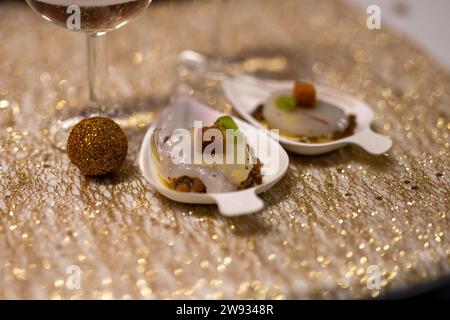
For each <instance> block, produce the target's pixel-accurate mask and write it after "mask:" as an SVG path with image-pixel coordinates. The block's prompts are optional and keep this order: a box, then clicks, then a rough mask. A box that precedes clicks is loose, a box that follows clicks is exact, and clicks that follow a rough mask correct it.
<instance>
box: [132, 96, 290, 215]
mask: <svg viewBox="0 0 450 320" xmlns="http://www.w3.org/2000/svg"><path fill="white" fill-rule="evenodd" d="M222 115H223V114H221V113H220V112H217V111H215V110H213V109H211V108H209V107H207V106H205V105H203V104H202V103H200V102H198V101H197V100H195V99H193V98H189V97H181V98H177V99H176V100H175V101H174V102H173V103H172V104H171V105H170V106H168V107H167V108H166V109H164V110H163V111H162V112H161V113H160V114H159V115H158V117H157V119H156V120H155V122H154V123H153V124H152V125H151V127H150V128H149V129H148V131H147V133H146V135H145V137H144V141H143V142H142V146H141V151H140V156H139V165H140V169H141V172H142V174H143V176H144V177H145V178H146V179H147V180H148V181H149V182H150V184H151V185H152V186H153V187H154V188H155V189H156V190H157V191H158V192H159V193H161V194H162V195H164V196H165V197H167V198H169V199H171V200H174V201H177V202H182V203H192V204H217V205H218V208H219V211H220V213H221V214H223V215H225V216H230V217H231V216H239V215H244V214H250V213H254V212H258V211H260V210H262V209H263V207H264V203H263V201H262V200H261V199H260V198H259V197H258V196H257V194H260V193H262V192H264V191H266V190H268V189H269V188H271V187H272V186H273V185H274V184H275V183H277V182H278V181H279V180H280V179H281V178H282V177H283V176H284V174H285V173H286V171H287V168H288V165H289V157H288V155H287V153H286V151H285V150H284V149H283V148H282V147H281V146H280V145H279V144H278V143H277V142H276V141H275V140H274V139H272V138H271V137H270V136H269V135H268V134H267V132H266V131H265V130H256V131H257V135H250V136H247V134H246V139H247V143H248V144H249V146H250V147H251V148H252V149H253V150H254V151H255V153H256V156H257V157H258V158H259V160H260V161H261V162H262V163H263V164H264V165H263V168H262V175H263V183H262V184H261V185H259V186H256V187H253V188H250V189H245V190H242V191H236V192H228V193H192V192H189V193H186V192H178V191H175V190H172V189H169V188H168V187H167V186H166V185H165V184H164V183H163V181H162V179H161V177H160V176H159V174H158V163H157V160H155V158H154V157H153V156H152V148H151V141H152V137H153V133H154V132H155V129H157V128H158V131H159V135H160V136H170V135H171V133H172V132H173V130H174V129H178V128H191V127H193V122H194V121H196V120H201V121H203V123H204V125H210V124H212V123H214V121H215V120H216V119H217V118H218V117H220V116H222ZM234 121H235V122H236V124H237V125H238V127H239V129H241V130H242V131H243V132H244V133H245V131H246V130H254V131H255V128H254V127H252V126H251V125H249V124H248V123H246V122H244V121H242V120H239V119H235V118H234ZM258 139H265V142H266V143H267V144H268V145H269V146H270V150H271V151H272V152H271V154H270V155H266V154H265V153H264V152H261V153H260V152H259V150H258V148H256V143H257V141H258ZM275 157H276V158H275ZM275 160H276V161H275Z"/></svg>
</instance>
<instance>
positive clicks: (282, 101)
mask: <svg viewBox="0 0 450 320" xmlns="http://www.w3.org/2000/svg"><path fill="white" fill-rule="evenodd" d="M275 104H276V106H277V108H278V109H280V110H283V111H287V112H291V111H294V110H295V108H296V103H295V97H293V96H280V97H278V98H277V100H275Z"/></svg>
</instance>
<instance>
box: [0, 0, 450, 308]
mask: <svg viewBox="0 0 450 320" xmlns="http://www.w3.org/2000/svg"><path fill="white" fill-rule="evenodd" d="M365 18H366V17H365V15H364V14H359V13H358V12H357V11H355V10H354V9H353V8H349V7H347V6H346V5H344V4H343V3H341V2H339V1H325V0H323V1H312V0H309V1H300V0H286V1H279V0H246V1H240V0H230V1H227V2H225V5H224V7H223V10H222V11H221V16H220V23H219V24H217V23H216V21H217V20H218V16H217V15H216V2H214V1H194V2H190V1H181V2H180V1H167V2H163V3H159V4H152V5H151V6H150V9H149V10H147V11H146V12H145V13H144V14H143V15H142V16H141V17H139V18H138V19H136V21H134V22H133V23H131V24H130V25H129V26H127V27H125V28H123V29H122V30H119V31H116V32H113V33H111V35H110V37H109V57H110V64H111V68H110V69H109V73H110V75H111V76H112V79H113V80H112V82H113V84H112V86H111V91H112V93H113V94H114V96H115V98H116V99H117V101H121V103H122V104H123V105H127V106H130V107H134V108H136V110H140V111H141V112H145V111H151V110H156V109H157V108H160V107H161V106H163V105H164V102H165V101H166V100H167V97H168V96H169V94H170V93H171V90H172V87H173V84H174V82H175V78H176V77H175V72H174V65H175V58H176V56H177V54H178V53H179V52H180V51H181V50H184V49H194V50H199V51H206V52H213V51H218V52H221V53H222V54H225V55H230V56H231V55H241V56H249V55H252V54H262V53H264V54H269V55H280V56H282V57H286V60H283V59H281V61H285V62H286V63H287V65H288V70H289V72H288V73H286V74H285V75H288V74H289V75H290V76H296V77H301V78H306V79H311V80H315V81H322V82H327V83H330V84H332V85H334V86H336V87H338V88H341V89H342V90H344V91H348V92H350V93H352V94H354V95H356V96H358V97H360V98H362V99H364V100H366V101H367V102H369V103H370V104H371V105H372V107H373V109H374V111H375V112H376V121H375V124H374V126H375V128H376V129H377V130H378V131H380V132H382V133H383V134H385V135H387V136H390V137H391V138H392V139H393V141H394V146H393V148H392V150H391V151H390V152H389V154H387V155H385V156H380V157H374V156H370V155H367V154H365V153H364V152H362V151H361V150H359V149H357V148H351V147H347V148H345V149H342V150H340V151H338V152H334V153H331V154H328V155H324V156H320V157H301V156H298V155H290V160H291V164H290V167H289V171H288V173H287V176H286V177H285V178H284V179H283V180H282V181H281V182H280V183H279V184H278V185H276V186H275V187H274V188H273V189H272V190H270V191H269V192H267V193H266V194H264V195H263V199H264V201H265V203H266V208H265V210H264V212H262V213H261V214H256V215H252V216H248V217H242V218H236V219H226V218H223V217H221V216H220V215H218V213H217V209H216V208H215V207H214V206H194V205H182V204H177V203H174V202H171V201H169V200H167V199H165V198H164V197H162V196H160V195H159V194H157V193H156V192H155V190H153V189H152V188H151V187H150V186H149V184H148V183H147V182H146V181H145V180H144V179H143V178H142V177H141V175H140V173H139V169H138V165H137V154H138V150H139V147H140V143H141V140H142V138H143V135H144V133H145V126H143V125H142V123H141V121H140V120H139V119H138V120H136V123H135V125H134V126H132V127H129V128H127V129H126V132H127V135H128V138H129V142H130V147H129V156H128V159H127V162H126V164H125V165H124V167H123V168H122V169H121V171H120V172H119V173H118V174H117V175H116V176H113V177H110V178H106V179H90V178H86V177H83V176H82V175H80V173H79V171H78V170H77V169H76V168H75V167H74V166H72V165H71V164H70V162H69V160H68V158H67V156H66V154H64V153H62V152H59V151H57V150H55V149H54V148H52V146H51V145H50V144H49V142H48V141H47V139H46V134H47V131H46V130H45V129H46V126H47V124H48V120H49V119H51V117H52V116H53V115H55V114H57V113H58V112H61V111H62V110H64V109H66V108H70V107H71V106H72V105H76V104H79V102H80V100H81V99H82V97H84V96H85V93H86V92H85V91H84V90H85V82H84V77H85V66H84V64H85V60H84V59H85V55H84V50H85V47H84V45H85V43H84V38H83V36H82V35H80V34H74V33H70V32H68V31H66V30H63V29H60V28H57V27H55V26H53V25H51V24H49V23H47V22H45V21H43V20H42V19H41V18H40V17H38V16H37V15H35V14H34V13H33V12H32V11H31V10H30V9H29V8H28V7H27V6H26V5H24V4H0V152H1V153H0V212H1V215H0V298H4V299H5V298H6V299H10V298H87V299H89V298H117V299H122V298H270V299H272V298H358V297H366V296H369V297H370V296H374V297H376V296H379V295H381V296H382V295H383V294H385V293H387V292H392V291H394V290H396V289H401V288H409V287H411V286H413V285H415V284H420V283H425V282H429V281H432V280H433V279H437V278H439V277H443V276H445V275H448V274H449V273H450V264H449V257H450V238H449V236H450V229H449V207H450V206H449V200H448V198H449V190H450V188H449V185H450V184H449V182H450V178H449V138H448V135H449V130H450V115H449V105H450V96H449V92H450V76H449V74H448V73H445V72H444V71H443V70H441V69H440V67H439V66H438V65H437V63H436V62H435V61H433V60H432V59H430V58H429V57H428V56H427V55H426V54H424V52H422V51H421V50H419V49H418V48H416V47H415V46H414V45H412V44H411V43H409V42H408V41H407V40H406V39H403V38H402V37H401V36H400V35H398V34H395V33H393V32H392V31H390V30H386V29H383V30H378V31H371V30H368V29H367V28H366V26H365ZM217 26H219V27H217ZM217 34H220V38H219V37H217ZM252 61H253V62H252V63H248V64H246V67H247V68H250V69H252V68H253V67H255V64H256V66H257V63H256V62H255V60H252ZM269 67H275V68H276V67H277V66H276V63H275V66H274V65H273V63H272V64H271V65H270V66H269ZM194 94H196V95H198V96H199V97H200V98H202V99H204V100H205V101H207V102H208V103H210V104H211V105H212V106H214V107H216V108H219V109H220V108H222V109H223V108H224V107H225V108H229V106H227V105H226V103H224V100H223V97H221V95H220V91H219V90H218V89H217V87H215V86H214V84H210V86H207V89H205V91H200V92H194ZM59 109H62V110H60V111H58V110H59ZM142 121H144V120H142ZM70 266H75V269H76V268H79V270H80V272H81V273H80V275H81V278H80V279H81V283H80V287H79V288H78V289H77V288H76V287H75V288H74V287H73V286H70V285H67V281H68V280H69V278H70V275H72V274H73V273H71V272H72V271H73V270H74V269H73V267H72V269H71V268H70ZM369 266H375V268H379V270H380V285H381V289H379V290H377V289H376V288H375V289H374V288H373V287H370V286H368V285H367V280H368V277H369V275H370V274H371V273H368V270H370V268H369Z"/></svg>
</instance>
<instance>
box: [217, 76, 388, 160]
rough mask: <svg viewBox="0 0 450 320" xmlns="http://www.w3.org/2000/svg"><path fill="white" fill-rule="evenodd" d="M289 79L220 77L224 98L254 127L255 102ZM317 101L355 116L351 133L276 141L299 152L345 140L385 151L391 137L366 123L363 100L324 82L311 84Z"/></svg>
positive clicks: (369, 117)
mask: <svg viewBox="0 0 450 320" xmlns="http://www.w3.org/2000/svg"><path fill="white" fill-rule="evenodd" d="M293 85H294V82H293V81H274V80H260V79H257V78H254V77H251V76H247V75H244V76H234V77H228V78H226V79H224V80H223V81H222V88H223V90H224V93H225V95H226V97H227V99H228V100H229V101H230V102H231V104H232V105H233V107H234V108H235V110H236V111H237V112H238V113H239V115H240V116H241V117H242V118H243V119H245V120H246V121H247V122H249V123H251V124H252V125H254V126H255V127H257V128H264V126H262V125H261V124H260V123H259V122H258V121H257V120H256V119H255V118H253V116H252V115H251V114H252V113H253V112H254V111H255V110H256V108H257V107H258V105H260V104H264V103H265V101H267V100H268V99H269V98H270V96H271V95H272V94H273V93H274V92H283V91H287V90H291V89H292V87H293ZM315 88H316V92H317V99H318V101H319V103H320V102H321V101H322V102H325V103H329V104H332V105H335V106H336V107H339V108H341V109H342V110H344V112H345V113H347V114H354V115H355V116H356V122H357V127H356V129H355V133H354V134H353V135H351V136H348V137H345V138H342V139H339V140H335V141H331V142H327V143H301V142H296V141H292V140H289V139H288V138H285V137H283V136H281V135H280V137H279V141H280V143H281V144H282V145H283V147H285V148H286V149H287V150H289V151H292V152H294V153H298V154H303V155H318V154H323V153H327V152H330V151H333V150H336V149H338V148H341V147H344V146H346V145H349V144H354V145H357V146H359V147H361V148H363V149H364V150H365V151H367V152H369V153H371V154H375V155H379V154H383V153H385V152H387V151H388V150H389V149H390V148H391V146H392V141H391V140H390V139H388V138H386V137H384V136H382V135H380V134H378V133H376V132H374V131H373V130H372V129H371V127H370V125H371V123H372V121H373V119H374V113H373V111H372V109H371V108H370V107H369V106H368V105H367V104H366V103H365V102H363V101H360V100H358V99H356V98H354V97H352V96H350V95H347V94H344V93H342V92H341V91H339V90H337V89H334V88H332V87H329V86H325V85H315Z"/></svg>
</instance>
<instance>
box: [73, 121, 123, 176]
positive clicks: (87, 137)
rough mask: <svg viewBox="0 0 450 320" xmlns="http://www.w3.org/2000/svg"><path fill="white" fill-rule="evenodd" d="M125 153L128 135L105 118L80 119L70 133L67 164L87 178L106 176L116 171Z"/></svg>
mask: <svg viewBox="0 0 450 320" xmlns="http://www.w3.org/2000/svg"><path fill="white" fill-rule="evenodd" d="M127 152H128V141H127V136H126V135H125V133H124V132H123V130H122V129H121V128H120V127H119V125H118V124H117V123H115V122H114V121H112V120H111V119H108V118H103V117H94V118H89V119H84V120H81V121H80V122H79V123H78V124H77V125H75V126H74V127H73V129H72V131H71V132H70V135H69V139H68V140H67V153H68V155H69V158H70V161H72V163H73V164H74V165H75V166H76V167H78V169H80V171H81V172H82V173H83V174H85V175H88V176H101V175H106V174H108V173H110V172H112V171H114V170H116V169H118V168H119V167H120V166H121V165H122V163H123V162H124V161H125V158H126V156H127Z"/></svg>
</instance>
